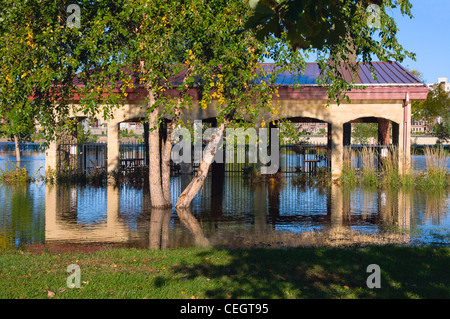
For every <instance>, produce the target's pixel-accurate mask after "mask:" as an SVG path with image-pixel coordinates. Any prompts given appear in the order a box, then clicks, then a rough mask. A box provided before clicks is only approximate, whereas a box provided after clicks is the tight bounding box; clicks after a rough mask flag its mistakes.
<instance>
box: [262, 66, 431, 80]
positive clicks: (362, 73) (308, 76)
mask: <svg viewBox="0 0 450 319" xmlns="http://www.w3.org/2000/svg"><path fill="white" fill-rule="evenodd" d="M372 66H373V71H374V73H375V75H376V79H375V78H374V77H373V76H372V73H371V69H370V64H369V63H358V72H357V74H356V78H355V84H361V85H370V86H372V85H375V86H386V85H388V86H426V85H425V84H424V83H423V82H421V81H420V80H419V79H418V78H416V77H415V76H414V75H413V74H411V73H410V72H409V71H408V70H406V69H405V68H404V67H403V66H401V65H400V64H399V63H397V62H372ZM273 67H274V64H272V63H264V64H263V68H264V69H265V70H266V71H270V69H271V68H273ZM338 69H339V72H340V73H341V74H342V75H343V77H344V80H345V81H346V82H350V81H351V80H352V78H353V74H352V72H351V69H350V68H349V67H346V64H342V65H341V66H339V67H338ZM319 78H320V69H319V65H318V64H317V63H308V64H307V66H306V69H305V71H304V73H303V74H301V75H299V74H293V73H288V72H286V73H283V74H280V75H279V77H278V79H277V82H276V84H277V85H280V86H291V85H294V84H296V83H297V84H299V85H300V86H309V85H318V84H317V80H318V79H319Z"/></svg>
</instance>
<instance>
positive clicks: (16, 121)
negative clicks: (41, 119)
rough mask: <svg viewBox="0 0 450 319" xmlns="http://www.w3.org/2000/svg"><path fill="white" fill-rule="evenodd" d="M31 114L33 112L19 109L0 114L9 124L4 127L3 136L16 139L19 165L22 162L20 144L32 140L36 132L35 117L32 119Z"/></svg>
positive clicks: (14, 108)
mask: <svg viewBox="0 0 450 319" xmlns="http://www.w3.org/2000/svg"><path fill="white" fill-rule="evenodd" d="M28 107H30V106H28ZM30 114H32V111H27V110H24V109H22V108H19V107H13V108H11V109H10V110H9V111H8V112H5V113H4V114H2V113H0V118H3V119H5V120H6V121H7V124H5V125H3V127H2V131H3V134H4V135H6V136H12V137H13V139H14V146H15V153H16V162H17V163H19V162H20V161H21V154H20V147H19V142H22V141H28V140H30V138H31V135H32V134H34V133H35V132H36V127H35V122H34V117H31V116H30Z"/></svg>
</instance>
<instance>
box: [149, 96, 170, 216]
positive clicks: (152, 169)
mask: <svg viewBox="0 0 450 319" xmlns="http://www.w3.org/2000/svg"><path fill="white" fill-rule="evenodd" d="M149 97H150V98H149V104H150V105H149V106H150V108H151V107H153V101H154V100H153V94H152V93H151V92H150V93H149ZM158 115H159V110H158V108H155V109H154V110H152V111H151V112H150V114H149V116H148V124H149V127H150V129H151V131H150V132H149V138H148V143H149V147H148V149H149V161H150V163H149V182H150V197H151V202H152V207H158V208H164V207H168V206H170V202H169V203H168V202H167V201H166V199H165V197H164V193H163V189H162V180H161V151H160V139H159V138H160V137H159V128H157V127H158V123H157V121H158Z"/></svg>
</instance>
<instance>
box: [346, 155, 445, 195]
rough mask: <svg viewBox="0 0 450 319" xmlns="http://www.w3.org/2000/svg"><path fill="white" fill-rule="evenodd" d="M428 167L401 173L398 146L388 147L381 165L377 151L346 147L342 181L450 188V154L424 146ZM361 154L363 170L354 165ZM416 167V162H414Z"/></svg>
mask: <svg viewBox="0 0 450 319" xmlns="http://www.w3.org/2000/svg"><path fill="white" fill-rule="evenodd" d="M424 155H425V157H426V164H427V169H426V170H425V171H423V172H413V170H412V168H410V169H409V170H408V171H404V172H400V170H399V168H398V163H399V157H398V151H397V150H396V149H395V148H390V149H388V150H387V154H386V156H384V157H382V158H381V162H380V167H377V165H376V163H375V158H376V157H377V154H376V153H375V152H374V150H373V149H370V148H367V147H363V149H362V150H361V152H360V153H357V152H356V151H355V150H351V149H349V148H346V149H345V150H344V165H343V170H342V174H341V178H340V179H339V181H340V182H341V183H342V184H345V185H362V186H373V187H383V186H390V187H392V186H393V187H406V188H412V187H418V188H427V187H441V188H442V187H444V188H445V187H447V186H449V185H450V174H449V172H448V170H447V163H448V159H449V153H448V151H446V150H445V149H444V148H442V147H438V148H436V147H426V148H424ZM357 156H360V157H361V159H362V162H363V165H362V168H361V169H356V168H355V167H353V166H354V165H353V163H352V159H355V158H357ZM411 167H412V164H411Z"/></svg>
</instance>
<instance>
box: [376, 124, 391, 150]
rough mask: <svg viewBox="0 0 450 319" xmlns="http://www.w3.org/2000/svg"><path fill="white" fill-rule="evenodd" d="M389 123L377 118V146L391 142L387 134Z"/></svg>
mask: <svg viewBox="0 0 450 319" xmlns="http://www.w3.org/2000/svg"><path fill="white" fill-rule="evenodd" d="M390 123H391V121H389V120H386V119H382V118H379V119H378V144H381V145H388V144H390V142H391V139H390V134H389V124H390Z"/></svg>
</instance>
